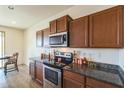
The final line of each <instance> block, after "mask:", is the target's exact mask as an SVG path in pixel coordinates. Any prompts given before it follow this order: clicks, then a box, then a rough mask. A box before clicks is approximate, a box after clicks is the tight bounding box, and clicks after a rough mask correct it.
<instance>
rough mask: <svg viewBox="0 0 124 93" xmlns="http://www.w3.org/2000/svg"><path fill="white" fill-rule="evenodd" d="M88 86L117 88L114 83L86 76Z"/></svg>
mask: <svg viewBox="0 0 124 93" xmlns="http://www.w3.org/2000/svg"><path fill="white" fill-rule="evenodd" d="M86 86H87V87H90V88H91V87H92V88H117V86H115V85H113V84H109V83H106V82H103V81H99V80H95V79H92V78H88V77H87V78H86Z"/></svg>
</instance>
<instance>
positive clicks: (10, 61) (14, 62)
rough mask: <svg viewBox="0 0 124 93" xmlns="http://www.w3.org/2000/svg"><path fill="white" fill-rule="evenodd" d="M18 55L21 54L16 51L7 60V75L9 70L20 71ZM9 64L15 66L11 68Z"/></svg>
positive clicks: (5, 69) (5, 66)
mask: <svg viewBox="0 0 124 93" xmlns="http://www.w3.org/2000/svg"><path fill="white" fill-rule="evenodd" d="M18 55H19V53H18V52H16V53H14V54H13V55H12V56H10V58H8V59H7V61H6V62H5V64H4V73H5V75H7V72H11V71H15V70H17V71H19V69H18V65H17V61H18ZM8 65H13V66H12V67H11V68H8Z"/></svg>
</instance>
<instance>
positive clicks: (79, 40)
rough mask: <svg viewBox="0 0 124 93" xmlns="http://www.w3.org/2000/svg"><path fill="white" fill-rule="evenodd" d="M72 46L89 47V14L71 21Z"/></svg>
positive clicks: (70, 35) (70, 37) (70, 38)
mask: <svg viewBox="0 0 124 93" xmlns="http://www.w3.org/2000/svg"><path fill="white" fill-rule="evenodd" d="M69 40H70V47H72V48H83V47H88V16H86V17H81V18H78V19H75V20H74V21H71V22H70V30H69Z"/></svg>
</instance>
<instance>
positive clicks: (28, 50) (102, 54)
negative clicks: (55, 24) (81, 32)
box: [24, 5, 119, 65]
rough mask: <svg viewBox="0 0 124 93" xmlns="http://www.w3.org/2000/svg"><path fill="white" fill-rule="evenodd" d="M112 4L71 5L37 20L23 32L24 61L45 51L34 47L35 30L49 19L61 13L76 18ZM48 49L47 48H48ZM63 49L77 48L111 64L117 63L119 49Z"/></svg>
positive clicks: (42, 27) (95, 59) (41, 27)
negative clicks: (55, 13) (53, 14)
mask: <svg viewBox="0 0 124 93" xmlns="http://www.w3.org/2000/svg"><path fill="white" fill-rule="evenodd" d="M109 7H112V6H98V5H97V6H86V5H85V6H81V5H80V6H73V7H71V8H69V9H68V10H65V11H63V12H61V13H59V14H57V15H55V16H52V17H50V18H48V19H46V20H43V21H41V22H39V23H38V24H36V25H34V26H32V27H31V28H29V29H27V30H26V31H25V32H24V40H25V42H24V45H25V46H24V50H25V53H24V54H25V55H24V59H25V63H26V64H28V62H29V58H30V57H34V56H40V53H41V52H42V51H44V52H46V50H47V49H44V48H36V31H37V30H40V29H44V28H46V27H48V26H49V21H51V20H53V19H56V18H58V17H61V16H63V15H66V14H69V15H70V16H71V17H72V18H74V19H75V18H78V17H81V16H85V15H88V14H91V13H94V12H97V11H100V10H104V9H106V8H109ZM48 50H49V49H48ZM59 50H63V51H65V50H66V51H73V50H77V51H79V52H80V54H81V55H82V56H83V55H85V56H92V58H93V60H94V61H98V62H103V63H111V64H117V65H118V64H119V49H96V48H95V49H93V48H87V49H86V48H82V49H69V48H66V49H65V48H64V49H60V48H59Z"/></svg>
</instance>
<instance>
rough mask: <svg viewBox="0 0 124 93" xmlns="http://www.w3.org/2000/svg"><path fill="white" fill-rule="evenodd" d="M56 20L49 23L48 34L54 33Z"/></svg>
mask: <svg viewBox="0 0 124 93" xmlns="http://www.w3.org/2000/svg"><path fill="white" fill-rule="evenodd" d="M56 25H57V24H56V20H53V21H51V22H50V34H55V33H56Z"/></svg>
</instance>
